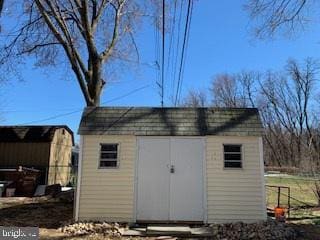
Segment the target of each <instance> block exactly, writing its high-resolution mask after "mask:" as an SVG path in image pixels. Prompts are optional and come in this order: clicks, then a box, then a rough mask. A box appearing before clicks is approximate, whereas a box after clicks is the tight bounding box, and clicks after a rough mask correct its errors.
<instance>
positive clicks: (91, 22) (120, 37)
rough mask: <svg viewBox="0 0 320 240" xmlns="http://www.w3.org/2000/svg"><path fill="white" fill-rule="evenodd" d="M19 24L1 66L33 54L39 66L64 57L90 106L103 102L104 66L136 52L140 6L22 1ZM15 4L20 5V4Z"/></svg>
mask: <svg viewBox="0 0 320 240" xmlns="http://www.w3.org/2000/svg"><path fill="white" fill-rule="evenodd" d="M19 3H21V8H20V9H19V11H18V12H19V13H17V14H16V15H17V21H18V20H19V19H21V21H18V22H17V26H18V27H17V28H16V29H14V30H13V31H11V32H9V33H8V34H7V35H8V39H9V40H8V41H6V42H5V43H4V44H3V45H2V46H1V48H0V49H1V51H0V52H1V53H0V54H1V55H0V56H1V58H0V66H1V65H2V66H3V67H4V66H5V65H8V64H11V65H16V64H17V63H19V59H21V60H23V59H24V58H25V57H29V56H30V55H32V56H34V57H35V58H36V65H37V66H41V67H42V66H51V65H54V64H58V63H61V61H63V59H66V60H67V62H69V63H70V65H71V68H72V71H73V72H74V74H75V76H76V79H77V81H78V83H79V86H80V89H81V91H82V93H83V96H84V98H85V101H86V104H87V105H88V106H98V105H99V104H100V96H101V91H102V89H103V87H104V85H105V83H106V82H107V80H108V79H106V78H107V77H106V74H104V70H105V69H106V68H105V67H106V66H109V65H110V64H111V63H112V62H115V61H117V60H123V59H126V58H128V57H129V56H131V55H132V54H134V53H135V51H133V50H136V45H135V42H134V38H133V34H134V32H135V29H136V28H135V27H136V26H137V23H138V19H139V16H140V15H141V14H140V9H141V5H139V1H128V0H101V1H98V0H66V1H65V0H54V1H51V0H25V1H21V2H20V1H19ZM16 4H17V3H16Z"/></svg>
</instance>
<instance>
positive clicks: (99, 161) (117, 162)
mask: <svg viewBox="0 0 320 240" xmlns="http://www.w3.org/2000/svg"><path fill="white" fill-rule="evenodd" d="M103 145H116V146H117V152H116V153H117V158H115V159H114V158H113V159H112V160H111V159H110V160H107V159H104V160H102V159H103V158H101V153H102V152H104V153H110V152H113V153H114V152H115V151H102V146H103ZM99 147H100V149H99V157H98V169H118V168H119V167H120V155H119V151H120V143H100V145H99ZM101 160H102V162H114V161H116V166H101Z"/></svg>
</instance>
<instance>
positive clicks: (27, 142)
mask: <svg viewBox="0 0 320 240" xmlns="http://www.w3.org/2000/svg"><path fill="white" fill-rule="evenodd" d="M73 145H74V139H73V132H72V131H71V129H70V128H69V127H67V126H65V125H50V126H0V168H1V169H4V168H17V167H18V166H23V167H29V168H35V169H38V170H41V171H42V183H46V184H54V183H60V184H62V185H65V184H67V183H68V179H69V175H70V161H71V149H72V146H73ZM0 180H1V179H0Z"/></svg>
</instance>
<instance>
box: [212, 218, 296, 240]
mask: <svg viewBox="0 0 320 240" xmlns="http://www.w3.org/2000/svg"><path fill="white" fill-rule="evenodd" d="M210 227H211V228H212V233H213V239H217V240H238V239H254V240H259V239H261V240H262V239H263V240H289V239H290V240H294V239H297V235H298V234H297V232H296V231H295V230H294V229H293V228H291V227H290V226H288V225H286V224H285V223H279V222H277V221H274V220H271V219H270V220H267V221H261V222H258V223H243V222H237V223H229V224H211V225H210Z"/></svg>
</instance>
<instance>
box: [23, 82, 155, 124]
mask: <svg viewBox="0 0 320 240" xmlns="http://www.w3.org/2000/svg"><path fill="white" fill-rule="evenodd" d="M149 86H150V85H149V84H147V85H144V86H142V87H139V88H136V89H134V90H132V91H130V92H128V93H125V94H123V95H120V96H118V97H115V98H112V99H110V100H108V101H105V102H103V103H102V104H107V103H110V102H114V101H117V100H120V99H122V98H125V97H127V96H130V95H131V94H134V93H136V92H138V91H141V90H143V89H145V88H147V87H149ZM82 111H83V108H81V109H77V110H75V111H72V112H68V113H62V114H57V115H54V116H51V117H48V118H43V119H39V120H35V121H31V122H26V123H21V124H17V125H29V124H34V123H39V122H46V121H49V120H53V119H57V118H61V117H65V116H69V115H72V114H75V113H78V112H82Z"/></svg>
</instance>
